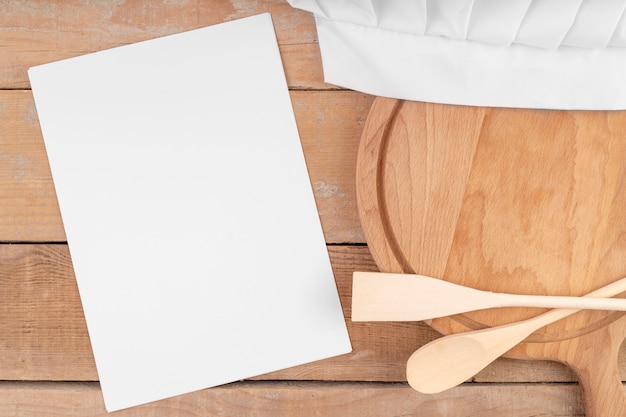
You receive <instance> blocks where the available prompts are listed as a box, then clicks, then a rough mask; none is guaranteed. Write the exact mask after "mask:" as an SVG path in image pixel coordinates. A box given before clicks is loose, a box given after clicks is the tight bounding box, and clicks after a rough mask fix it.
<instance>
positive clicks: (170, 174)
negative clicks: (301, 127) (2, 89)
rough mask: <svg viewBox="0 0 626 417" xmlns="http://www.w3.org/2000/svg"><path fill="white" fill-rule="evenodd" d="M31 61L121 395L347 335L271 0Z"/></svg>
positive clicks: (102, 344)
mask: <svg viewBox="0 0 626 417" xmlns="http://www.w3.org/2000/svg"><path fill="white" fill-rule="evenodd" d="M29 76H30V80H31V85H32V89H33V94H34V97H35V103H36V107H37V112H38V115H39V120H40V123H41V128H42V132H43V137H44V141H45V145H46V150H47V152H48V158H49V161H50V167H51V170H52V175H53V180H54V184H55V187H56V192H57V196H58V201H59V206H60V209H61V214H62V217H63V222H64V226H65V231H66V235H67V240H68V244H69V248H70V252H71V256H72V262H73V265H74V270H75V273H76V279H77V282H78V287H79V290H80V297H81V301H82V304H83V309H84V312H85V317H86V320H87V326H88V329H89V335H90V339H91V344H92V347H93V352H94V356H95V360H96V365H97V369H98V374H99V379H100V382H101V387H102V392H103V395H104V400H105V405H106V408H107V410H108V411H114V410H119V409H122V408H127V407H131V406H135V405H138V404H142V403H146V402H151V401H155V400H159V399H162V398H166V397H171V396H175V395H178V394H182V393H187V392H190V391H194V390H199V389H203V388H207V387H211V386H216V385H220V384H224V383H227V382H231V381H236V380H239V379H243V378H248V377H252V376H255V375H259V374H263V373H267V372H271V371H275V370H279V369H283V368H287V367H291V366H295V365H299V364H304V363H307V362H311V361H316V360H320V359H324V358H328V357H331V356H335V355H340V354H344V353H348V352H350V350H351V346H350V341H349V338H348V334H347V330H346V325H345V321H344V317H343V313H342V309H341V305H340V302H339V297H338V294H337V289H336V285H335V281H334V278H333V273H332V269H331V266H330V262H329V259H328V253H327V250H326V246H325V242H324V237H323V234H322V229H321V226H320V222H319V217H318V213H317V210H316V206H315V201H314V197H313V193H312V190H311V186H310V182H309V178H308V174H307V169H306V165H305V160H304V157H303V152H302V148H301V144H300V141H299V136H298V131H297V127H296V123H295V118H294V115H293V110H292V108H291V101H290V97H289V93H288V89H287V84H286V81H285V75H284V72H283V68H282V64H281V59H280V55H279V51H278V46H277V43H276V38H275V34H274V30H273V26H272V22H271V18H270V15H269V14H264V15H258V16H254V17H249V18H246V19H241V20H237V21H233V22H228V23H224V24H219V25H215V26H211V27H207V28H203V29H198V30H193V31H190V32H185V33H181V34H177V35H172V36H166V37H163V38H159V39H155V40H150V41H145V42H140V43H136V44H132V45H126V46H122V47H118V48H114V49H110V50H106V51H101V52H96V53H92V54H88V55H84V56H80V57H76V58H71V59H67V60H63V61H59V62H55V63H51V64H46V65H41V66H38V67H34V68H31V69H30V70H29Z"/></svg>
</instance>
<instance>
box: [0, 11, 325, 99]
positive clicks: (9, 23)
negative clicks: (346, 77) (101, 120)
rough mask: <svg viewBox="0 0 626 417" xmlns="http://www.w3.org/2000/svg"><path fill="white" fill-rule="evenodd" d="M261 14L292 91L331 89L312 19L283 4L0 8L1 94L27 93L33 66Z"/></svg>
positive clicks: (305, 13) (309, 15)
mask: <svg viewBox="0 0 626 417" xmlns="http://www.w3.org/2000/svg"><path fill="white" fill-rule="evenodd" d="M265 12H269V13H271V15H272V19H273V21H274V26H275V30H276V37H277V39H278V42H279V46H280V49H281V55H282V58H283V65H284V66H285V71H286V73H287V78H288V83H289V85H290V86H291V87H292V88H336V87H334V86H331V85H329V84H326V83H324V82H323V75H322V68H321V60H320V54H319V48H318V47H317V43H316V42H317V39H316V38H317V34H316V30H315V24H314V22H313V17H312V15H311V14H310V13H307V12H303V11H301V10H298V9H294V8H292V7H291V6H289V4H288V3H287V2H286V1H282V0H263V1H254V2H252V1H250V2H246V1H235V0H230V1H213V2H206V1H201V0H188V1H186V0H180V1H167V0H160V1H140V0H126V1H116V2H91V1H90V2H66V1H62V0H51V1H46V2H2V3H1V4H0V45H2V47H1V48H0V88H27V87H28V86H29V82H28V77H27V74H26V70H27V69H28V68H29V67H31V66H34V65H39V64H44V63H47V62H52V61H58V60H60V59H64V58H70V57H73V56H78V55H82V54H85V53H89V52H94V51H99V50H103V49H108V48H112V47H116V46H120V45H125V44H129V43H133V42H139V41H143V40H147V39H152V38H157V37H160V36H165V35H170V34H174V33H179V32H183V31H187V30H192V29H197V28H200V27H204V26H209V25H214V24H218V23H222V22H225V21H230V20H234V19H238V18H243V17H247V16H253V15H256V14H260V13H265Z"/></svg>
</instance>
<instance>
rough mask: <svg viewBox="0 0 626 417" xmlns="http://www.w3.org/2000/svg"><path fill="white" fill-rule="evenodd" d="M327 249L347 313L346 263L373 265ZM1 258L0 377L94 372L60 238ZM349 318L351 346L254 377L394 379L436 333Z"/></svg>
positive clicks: (359, 252) (89, 375) (79, 376)
mask: <svg viewBox="0 0 626 417" xmlns="http://www.w3.org/2000/svg"><path fill="white" fill-rule="evenodd" d="M277 250H280V249H277ZM329 250H330V255H331V260H332V263H333V268H334V271H335V275H336V280H337V285H338V288H339V292H340V295H341V301H342V305H343V306H344V311H345V315H346V317H348V318H349V317H350V293H351V276H352V271H354V270H355V269H360V270H375V269H376V266H375V264H374V262H373V261H372V259H371V257H370V255H369V251H368V250H367V248H366V247H362V246H360V247H342V246H331V247H329ZM0 265H2V268H0V335H2V336H1V337H0V380H52V381H63V380H66V381H67V380H69V381H94V380H97V373H96V369H95V365H94V362H93V356H92V354H91V348H90V345H89V338H88V334H87V329H86V325H85V322H84V316H83V313H82V309H81V305H80V300H79V295H78V290H77V288H76V282H75V279H74V274H73V271H72V265H71V261H70V256H69V251H68V249H67V246H66V245H24V244H22V245H7V244H5V245H0ZM348 325H349V332H350V337H351V340H352V343H353V348H354V352H353V353H352V354H349V355H343V356H340V357H337V358H332V359H329V360H325V361H320V362H316V363H313V364H308V365H303V366H299V367H295V368H290V369H287V370H284V371H280V372H276V373H273V374H270V375H265V376H263V377H261V379H268V378H275V379H292V380H309V379H320V380H356V381H359V380H365V381H370V380H382V381H400V380H403V379H404V364H405V362H406V359H407V358H408V356H409V355H410V354H411V353H412V352H413V351H414V350H415V349H416V348H417V347H418V346H420V345H423V344H424V343H426V342H427V341H429V340H432V339H433V338H434V337H436V333H435V332H434V331H432V330H431V329H430V328H429V327H427V326H426V325H424V324H422V323H355V324H352V323H350V321H349V320H348Z"/></svg>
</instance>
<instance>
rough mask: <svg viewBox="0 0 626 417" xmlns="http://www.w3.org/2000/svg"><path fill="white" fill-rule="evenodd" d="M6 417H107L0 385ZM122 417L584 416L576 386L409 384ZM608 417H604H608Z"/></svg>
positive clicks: (235, 397) (181, 406)
mask: <svg viewBox="0 0 626 417" xmlns="http://www.w3.org/2000/svg"><path fill="white" fill-rule="evenodd" d="M0 415H2V416H5V417H31V416H34V415H45V416H47V417H61V416H62V417H71V416H81V417H105V416H107V415H108V414H106V412H105V410H104V405H103V402H102V396H101V392H100V388H99V386H98V384H97V383H82V384H81V383H56V384H50V383H15V382H4V383H0ZM115 415H116V416H119V417H131V416H139V415H141V416H143V417H165V416H168V417H169V416H174V415H175V416H183V415H184V416H187V417H193V416H198V417H199V416H203V417H210V416H220V417H221V416H232V417H236V416H242V417H244V416H245V417H248V416H252V415H254V416H257V417H263V416H267V417H281V416H285V417H308V416H325V417H333V416H337V417H386V416H389V417H392V416H394V417H398V416H409V415H412V416H446V417H466V416H481V417H500V416H507V417H531V416H532V417H534V416H560V417H580V416H583V415H584V410H583V405H582V398H581V395H580V392H579V389H578V386H577V385H575V384H558V385H553V384H539V385H525V384H524V385H506V384H497V385H494V384H486V385H483V384H480V385H479V384H464V385H462V386H460V387H457V388H454V389H452V390H449V391H446V392H444V393H441V394H436V395H424V394H420V393H417V392H415V391H413V390H412V389H411V388H409V387H408V386H407V385H406V384H382V383H333V382H327V383H320V382H249V381H247V382H239V383H234V384H229V385H225V386H222V387H217V388H211V389H206V390H202V391H198V392H195V393H191V394H186V395H181V396H178V397H174V398H170V399H167V400H162V401H158V402H154V403H151V404H146V405H143V406H139V407H134V408H130V409H127V410H122V411H119V412H116V413H115ZM607 417H608V416H607Z"/></svg>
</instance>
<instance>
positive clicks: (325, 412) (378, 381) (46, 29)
mask: <svg viewBox="0 0 626 417" xmlns="http://www.w3.org/2000/svg"><path fill="white" fill-rule="evenodd" d="M263 12H270V13H271V14H272V18H273V20H274V25H275V28H276V34H277V37H278V42H279V45H280V51H281V54H282V59H283V64H284V67H285V72H286V75H287V79H288V83H289V87H290V91H291V98H292V102H293V107H294V111H295V114H296V118H297V122H298V128H299V131H300V136H301V140H302V144H303V147H304V151H305V156H306V160H307V165H308V169H309V174H310V177H311V182H312V186H313V189H314V192H315V197H316V201H317V204H318V209H319V214H320V217H321V220H322V225H323V228H324V233H325V237H326V242H327V245H328V251H329V253H330V257H331V260H332V264H333V268H334V272H335V278H336V281H337V286H338V289H339V292H340V295H341V301H342V304H343V308H344V313H345V316H346V321H347V323H348V328H349V331H350V337H351V340H352V343H353V347H354V351H353V353H351V354H349V355H344V356H340V357H337V358H332V359H329V360H325V361H320V362H317V363H313V364H309V365H304V366H299V367H296V368H291V369H287V370H284V371H280V372H275V373H272V374H268V375H263V376H260V377H257V378H254V379H252V380H249V381H241V382H236V383H233V384H229V385H226V386H222V387H218V388H212V389H207V390H203V391H199V392H195V393H191V394H187V395H183V396H180V397H176V398H172V399H168V400H164V401H160V402H156V403H152V404H148V405H145V406H141V407H136V408H132V409H128V410H124V411H121V412H118V413H115V414H114V415H120V416H151V417H152V416H225V415H228V416H249V415H255V416H268V417H270V416H272V417H274V416H290V417H291V416H294V417H297V416H337V417H340V416H341V417H345V416H377V417H381V416H406V415H419V416H478V415H480V416H508V417H515V416H537V415H542V416H543V415H545V416H580V415H582V414H583V406H582V400H581V395H580V392H579V389H578V386H577V384H576V383H575V378H574V376H573V375H572V373H571V372H569V371H568V370H567V369H566V368H565V367H564V366H562V365H560V364H557V363H552V362H524V361H515V360H509V359H500V360H498V361H496V362H495V363H494V364H493V365H491V366H490V367H489V368H487V369H486V370H484V371H483V372H481V373H480V374H479V375H477V376H476V377H475V378H474V379H473V380H472V381H468V382H467V383H465V384H463V385H462V386H460V387H457V388H455V389H452V390H449V391H447V392H444V393H441V394H437V395H423V394H419V393H417V392H414V391H413V390H411V389H410V388H409V387H408V385H407V384H406V379H405V374H404V367H405V363H406V360H407V358H408V357H409V355H410V354H411V353H412V352H413V351H414V350H415V349H417V348H418V347H420V346H422V345H423V344H425V343H427V342H428V341H430V340H432V339H434V338H436V337H437V336H438V335H437V333H436V332H434V331H433V330H431V329H430V328H429V327H428V326H427V325H425V324H423V323H351V321H350V285H351V274H352V271H355V270H363V271H373V270H376V265H375V264H374V261H373V260H372V258H371V256H370V254H369V251H368V248H367V245H366V243H365V239H364V237H363V232H362V230H361V227H360V224H359V218H358V215H357V209H356V197H355V161H356V154H357V147H358V144H359V139H360V134H361V130H362V128H363V124H364V122H365V120H366V118H367V114H368V110H369V108H370V105H371V103H372V101H373V99H374V97H372V96H369V95H367V94H362V93H358V92H354V91H349V90H345V89H341V88H337V87H336V86H332V85H329V84H326V83H324V82H323V75H322V68H321V59H320V52H319V47H318V44H317V38H316V30H315V25H314V22H313V18H312V16H311V15H310V14H309V13H306V12H303V11H300V10H296V9H292V8H291V6H289V5H288V4H287V3H286V2H284V1H278V0H276V1H262V0H260V1H240V0H223V1H214V0H210V1H200V0H197V1H193V0H189V1H186V0H161V1H147V0H146V1H135V0H117V1H86V0H85V1H78V0H76V1H71V2H70V1H64V0H47V1H35V0H32V1H28V0H22V1H15V2H13V1H7V2H2V3H0V416H7V417H8V416H37V415H45V416H104V415H107V413H106V412H105V410H104V406H103V403H102V397H101V393H100V388H99V384H98V382H97V380H98V375H97V373H96V369H95V366H94V361H93V357H92V353H91V348H90V345H89V338H88V335H87V331H86V326H85V321H84V316H83V313H82V309H81V305H80V300H79V298H78V292H77V288H76V283H75V279H74V274H73V271H72V266H71V262H70V258H69V253H68V250H67V246H66V243H65V234H64V231H63V224H62V221H61V218H60V215H59V209H58V205H57V201H56V197H55V193H54V188H53V184H52V179H51V176H50V171H49V167H48V162H47V159H46V154H45V150H44V145H43V140H42V137H41V132H40V129H39V124H38V120H37V113H36V110H35V106H34V104H33V96H32V93H31V91H30V85H29V82H28V78H27V74H26V70H27V68H28V67H30V66H33V65H38V64H42V63H46V62H51V61H55V60H59V59H63V58H68V57H72V56H77V55H81V54H84V53H88V52H92V51H98V50H102V49H106V48H110V47H114V46H119V45H124V44H128V43H132V42H136V41H141V40H145V39H151V38H155V37H158V36H162V35H168V34H173V33H178V32H182V31H185V30H189V29H195V28H199V27H203V26H208V25H212V24H216V23H220V22H225V21H230V20H233V19H237V18H242V17H246V16H251V15H255V14H258V13H263ZM285 244H288V242H285ZM276 250H277V251H280V250H281V248H280V247H277V248H276ZM625 352H626V351H625V350H624V349H623V348H622V354H621V355H620V359H619V361H620V369H621V370H622V379H623V378H624V375H626V355H625V354H624V353H625Z"/></svg>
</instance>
